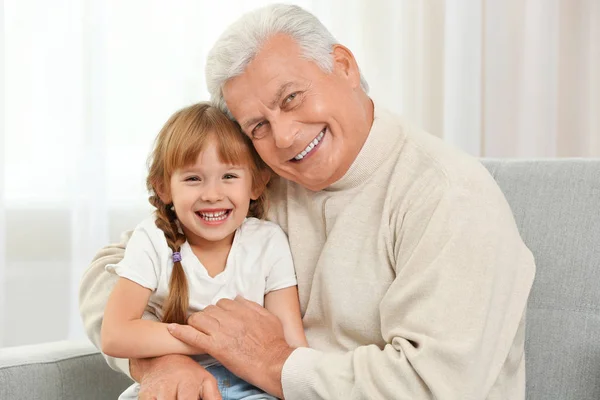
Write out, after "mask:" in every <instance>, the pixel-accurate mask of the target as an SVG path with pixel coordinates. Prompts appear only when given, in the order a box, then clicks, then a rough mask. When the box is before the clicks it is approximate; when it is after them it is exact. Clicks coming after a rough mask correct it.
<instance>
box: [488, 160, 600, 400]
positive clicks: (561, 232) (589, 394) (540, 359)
mask: <svg viewBox="0 0 600 400" xmlns="http://www.w3.org/2000/svg"><path fill="white" fill-rule="evenodd" d="M483 163H484V165H485V166H486V167H487V168H488V170H489V171H490V173H491V174H492V176H494V178H495V179H496V181H497V182H498V184H499V185H500V188H501V189H502V191H503V192H504V194H505V196H506V198H507V200H508V202H509V204H510V206H511V207H512V210H513V213H514V215H515V219H516V222H517V225H518V226H519V230H520V232H521V236H522V238H523V240H524V241H525V243H526V244H527V246H528V247H529V249H530V250H531V251H532V252H533V255H534V256H535V260H536V277H535V281H534V284H533V288H532V291H531V295H530V298H529V303H528V306H527V317H526V318H527V328H526V329H527V338H526V344H525V355H526V368H527V399H528V400H548V399H561V400H571V399H572V400H585V399H590V400H591V399H594V400H597V399H600V160H590V159H587V160H584V159H565V160H548V161H544V160H535V161H516V160H515V161H506V160H502V161H501V160H484V161H483Z"/></svg>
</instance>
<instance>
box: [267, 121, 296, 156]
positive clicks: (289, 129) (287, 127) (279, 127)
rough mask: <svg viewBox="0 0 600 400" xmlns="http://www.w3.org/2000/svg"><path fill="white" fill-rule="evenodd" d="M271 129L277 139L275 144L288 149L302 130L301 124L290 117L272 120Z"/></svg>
mask: <svg viewBox="0 0 600 400" xmlns="http://www.w3.org/2000/svg"><path fill="white" fill-rule="evenodd" d="M271 129H272V130H273V131H272V134H273V138H274V139H275V146H277V147H278V148H280V149H287V148H288V147H290V146H291V145H292V144H293V143H294V140H295V139H296V136H298V133H299V132H300V124H298V123H297V122H295V121H294V120H292V119H290V118H280V119H278V120H277V121H272V122H271Z"/></svg>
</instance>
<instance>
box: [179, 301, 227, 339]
mask: <svg viewBox="0 0 600 400" xmlns="http://www.w3.org/2000/svg"><path fill="white" fill-rule="evenodd" d="M214 308H215V307H213V309H214ZM207 309H208V307H207ZM207 309H205V310H204V311H203V312H198V313H194V314H192V315H190V317H189V318H188V320H187V323H188V325H189V326H192V327H194V328H195V329H197V330H199V331H201V332H204V333H205V334H207V335H210V334H211V333H213V332H216V331H218V330H219V328H220V327H221V324H220V323H219V321H218V320H217V319H216V318H215V312H214V310H213V311H210V310H208V311H207Z"/></svg>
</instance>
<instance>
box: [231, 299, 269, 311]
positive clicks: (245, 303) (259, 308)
mask: <svg viewBox="0 0 600 400" xmlns="http://www.w3.org/2000/svg"><path fill="white" fill-rule="evenodd" d="M235 302H236V303H238V304H240V305H242V306H244V307H248V308H250V309H251V310H253V311H256V312H257V313H259V314H262V315H271V313H270V312H269V311H268V310H267V309H266V308H264V307H263V306H261V305H260V304H258V303H256V302H254V301H250V300H247V299H245V298H243V297H242V296H236V297H235Z"/></svg>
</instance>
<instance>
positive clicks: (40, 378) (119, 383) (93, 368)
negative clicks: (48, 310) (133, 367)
mask: <svg viewBox="0 0 600 400" xmlns="http://www.w3.org/2000/svg"><path fill="white" fill-rule="evenodd" d="M130 384H131V380H130V379H129V378H128V377H127V376H125V375H124V374H122V373H119V372H116V371H113V370H112V369H110V367H109V366H108V364H106V361H105V360H104V358H103V357H102V355H101V354H100V353H99V352H98V350H97V349H96V348H95V347H94V346H92V345H91V344H90V343H89V342H74V341H62V342H52V343H44V344H39V345H32V346H18V347H7V348H2V349H0V399H11V400H20V399H56V400H59V399H61V400H71V399H73V400H75V399H78V400H79V399H116V398H118V397H119V395H120V394H121V392H123V390H125V388H127V386H129V385H130Z"/></svg>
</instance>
